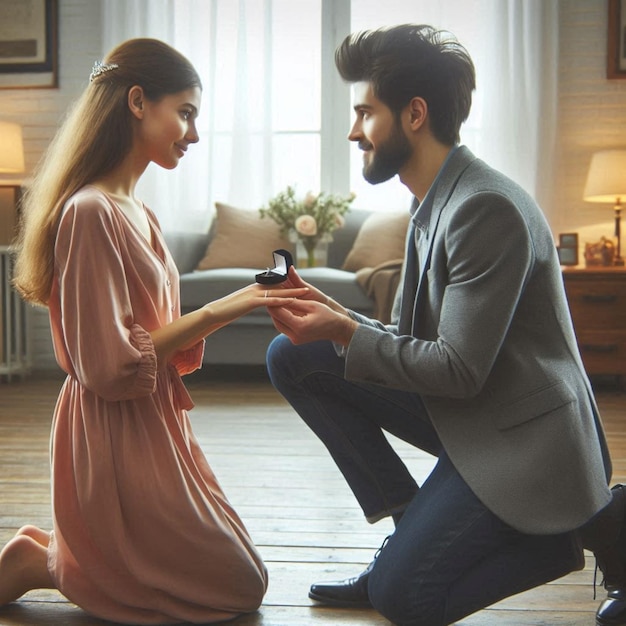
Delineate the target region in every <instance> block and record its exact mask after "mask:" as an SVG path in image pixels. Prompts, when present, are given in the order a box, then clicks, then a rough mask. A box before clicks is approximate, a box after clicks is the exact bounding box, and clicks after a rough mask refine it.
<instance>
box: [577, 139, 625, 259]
mask: <svg viewBox="0 0 626 626" xmlns="http://www.w3.org/2000/svg"><path fill="white" fill-rule="evenodd" d="M622 198H624V199H626V149H624V150H602V151H600V152H596V153H594V155H593V156H592V157H591V164H590V165H589V173H588V174H587V183H586V184H585V191H584V193H583V199H584V200H585V201H586V202H603V203H607V204H608V203H611V204H613V209H614V210H615V238H616V239H617V247H616V251H615V258H614V259H613V265H624V259H623V258H622V255H621V250H620V247H621V220H622V217H621V212H622Z"/></svg>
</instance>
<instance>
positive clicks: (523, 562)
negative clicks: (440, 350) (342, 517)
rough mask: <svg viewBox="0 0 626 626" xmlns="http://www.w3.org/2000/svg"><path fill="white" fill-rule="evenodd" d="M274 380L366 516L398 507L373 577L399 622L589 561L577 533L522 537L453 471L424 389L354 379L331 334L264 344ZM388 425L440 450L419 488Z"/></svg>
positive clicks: (375, 598)
mask: <svg viewBox="0 0 626 626" xmlns="http://www.w3.org/2000/svg"><path fill="white" fill-rule="evenodd" d="M267 366H268V372H269V375H270V379H271V381H272V383H273V384H274V386H275V387H276V389H277V390H278V391H279V392H280V393H281V394H282V395H283V396H284V397H285V398H286V399H287V401H288V402H289V403H290V404H291V405H292V406H293V407H294V409H295V410H296V411H297V412H298V414H299V415H300V417H301V418H302V419H303V420H304V421H305V422H306V424H307V425H308V426H309V427H310V428H311V429H312V430H313V432H314V433H315V434H316V435H317V436H318V437H319V438H320V439H321V441H322V442H323V443H324V444H325V445H326V447H327V449H328V451H329V452H330V454H331V455H332V457H333V459H334V460H335V462H336V464H337V466H338V467H339V469H340V470H341V472H342V474H343V475H344V477H345V479H346V481H347V482H348V485H349V486H350V488H351V489H352V491H353V493H354V495H355V497H356V499H357V500H358V502H359V504H360V505H361V508H362V509H363V512H364V514H365V517H366V518H367V520H368V521H370V522H375V521H377V520H379V519H381V518H383V517H385V516H387V515H393V514H398V513H402V516H401V519H400V521H399V523H398V525H397V527H396V530H395V532H394V534H393V535H392V536H391V537H390V538H389V540H388V542H387V543H386V544H385V547H384V549H383V550H382V551H381V553H380V555H379V556H378V558H377V559H376V562H375V565H374V568H373V570H372V572H371V574H370V577H369V589H368V590H369V597H370V601H371V603H372V605H373V606H374V608H376V609H377V610H378V611H379V612H380V613H382V614H383V615H384V616H385V617H386V618H387V619H389V620H390V621H392V622H393V623H395V624H399V625H406V626H408V625H412V626H417V625H419V626H426V625H433V626H434V625H437V626H441V625H444V624H452V623H453V622H455V621H457V620H460V619H462V618H463V617H465V616H467V615H470V614H471V613H474V612H475V611H478V610H480V609H482V608H484V607H486V606H489V605H491V604H493V603H494V602H497V601H498V600H501V599H503V598H506V597H509V596H511V595H514V594H516V593H519V592H521V591H525V590H527V589H531V588H533V587H536V586H538V585H542V584H544V583H546V582H549V581H550V580H554V579H556V578H559V577H561V576H564V575H565V574H568V573H569V572H571V571H573V570H576V569H581V568H582V567H583V565H584V558H583V551H582V547H581V545H580V541H579V538H578V535H577V533H575V532H572V533H564V534H561V535H546V536H544V535H541V536H540V535H525V534H523V533H521V532H519V531H517V530H515V529H514V528H512V527H510V526H508V525H507V524H505V523H504V522H502V521H501V520H500V519H499V518H497V517H496V516H495V515H494V514H493V513H491V511H490V510H489V509H487V508H486V507H485V506H484V505H483V504H482V502H481V501H480V500H478V498H477V497H476V496H475V495H474V494H473V492H472V491H471V490H470V489H469V487H468V486H467V485H466V483H465V481H464V480H463V479H462V478H461V476H460V475H459V473H458V472H457V471H456V469H455V468H454V466H453V465H452V463H451V462H450V460H449V458H448V457H447V455H446V453H445V450H444V449H443V448H442V446H441V442H440V440H439V438H438V436H437V433H436V431H435V429H434V428H433V426H432V424H431V422H430V419H429V417H428V414H427V412H426V410H425V408H424V405H423V403H422V400H421V398H420V396H419V395H418V394H414V393H409V392H405V391H397V390H393V389H387V388H384V387H378V386H376V385H369V384H360V383H353V382H349V381H346V380H345V378H344V360H343V359H342V358H340V357H338V356H337V354H336V352H335V350H334V348H333V346H332V344H331V343H329V342H327V341H319V342H315V343H310V344H306V345H302V346H295V345H293V344H292V343H291V342H290V341H289V339H287V338H286V337H285V336H283V335H280V336H278V337H277V338H276V339H274V341H273V342H272V343H271V345H270V347H269V349H268V353H267ZM383 431H388V432H390V433H392V434H393V435H395V436H396V437H399V438H400V439H403V440H404V441H407V442H408V443H410V444H412V445H414V446H416V447H417V448H420V449H422V450H425V451H427V452H429V453H431V454H433V455H435V456H437V457H438V461H437V464H436V466H435V468H434V469H433V471H432V472H431V474H430V476H429V477H428V478H427V480H426V481H425V482H424V484H423V485H422V486H421V487H418V485H417V483H416V482H415V480H414V479H413V477H412V476H411V475H410V473H409V471H408V470H407V468H406V466H405V465H404V463H403V462H402V460H401V459H400V458H399V456H398V455H397V453H396V452H395V451H394V449H393V448H392V446H391V445H390V444H389V443H388V441H387V439H386V438H385V436H384V433H383Z"/></svg>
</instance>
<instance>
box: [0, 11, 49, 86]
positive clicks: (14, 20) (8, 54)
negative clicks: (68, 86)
mask: <svg viewBox="0 0 626 626" xmlns="http://www.w3.org/2000/svg"><path fill="white" fill-rule="evenodd" d="M58 16H59V6H58V0H2V1H1V2H0V89H21V88H55V87H57V86H58Z"/></svg>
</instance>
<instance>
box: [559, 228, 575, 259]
mask: <svg viewBox="0 0 626 626" xmlns="http://www.w3.org/2000/svg"><path fill="white" fill-rule="evenodd" d="M556 251H557V253H558V255H559V263H560V264H561V265H578V233H561V234H560V235H559V245H558V246H557V249H556Z"/></svg>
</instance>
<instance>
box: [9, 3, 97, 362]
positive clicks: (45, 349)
mask: <svg viewBox="0 0 626 626" xmlns="http://www.w3.org/2000/svg"><path fill="white" fill-rule="evenodd" d="M100 7H101V1H100V0H59V88H58V89H0V118H1V119H3V120H6V121H10V122H18V123H20V124H22V127H23V134H24V152H25V155H24V156H25V160H26V172H27V173H30V172H32V170H33V168H34V167H35V165H36V163H37V161H38V160H39V158H40V156H41V154H42V153H43V151H44V150H45V149H46V146H47V145H48V142H49V141H50V139H51V138H52V136H53V135H54V132H55V130H56V128H57V126H58V124H59V122H60V121H61V119H62V118H63V115H64V113H65V111H66V109H67V107H68V105H69V104H70V102H71V101H72V100H73V99H74V98H75V97H76V96H77V95H78V94H79V93H80V92H81V91H82V90H83V89H84V87H85V85H86V84H87V82H88V80H89V73H90V71H91V67H92V65H93V63H94V61H95V60H96V59H100V58H101V57H102V50H101V47H102V46H101V41H102V37H101V32H100V31H101V18H100ZM2 178H3V177H2V176H0V180H2ZM4 178H8V177H4ZM29 328H30V331H31V332H30V338H31V345H32V351H33V355H34V359H35V363H34V366H35V369H52V368H56V367H57V365H56V362H55V360H54V355H53V352H52V343H51V340H50V330H49V325H48V315H47V311H46V310H45V309H42V308H37V309H29Z"/></svg>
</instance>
